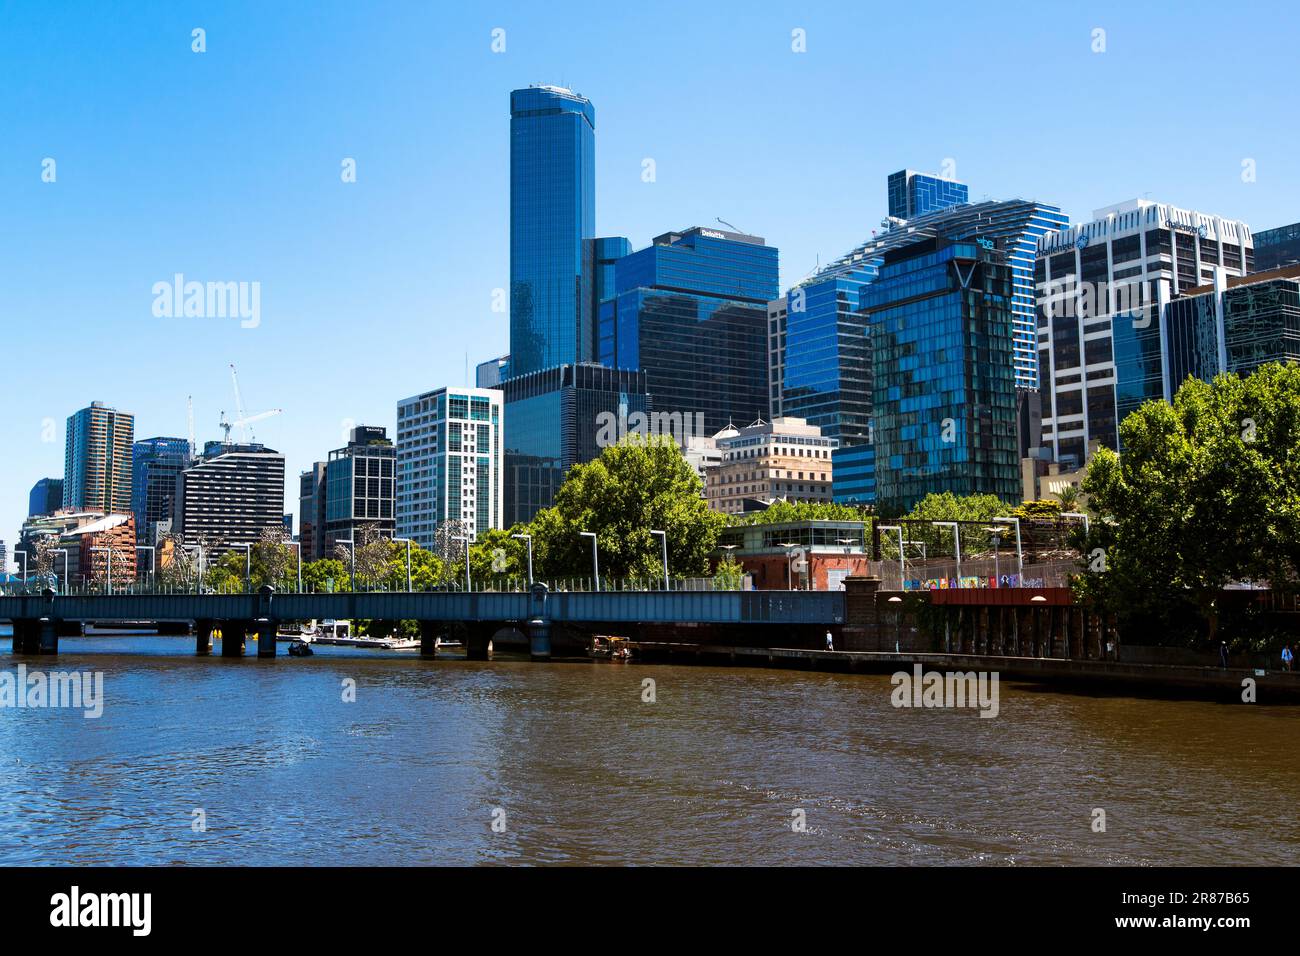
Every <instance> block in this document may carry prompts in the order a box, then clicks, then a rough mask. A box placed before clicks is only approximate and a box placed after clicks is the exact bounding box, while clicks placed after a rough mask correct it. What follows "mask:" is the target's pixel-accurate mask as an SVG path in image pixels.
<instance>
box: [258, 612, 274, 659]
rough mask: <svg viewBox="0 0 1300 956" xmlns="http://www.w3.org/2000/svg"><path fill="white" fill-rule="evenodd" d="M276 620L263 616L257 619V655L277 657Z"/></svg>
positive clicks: (260, 656) (259, 656)
mask: <svg viewBox="0 0 1300 956" xmlns="http://www.w3.org/2000/svg"><path fill="white" fill-rule="evenodd" d="M275 644H276V637H275V621H273V620H271V619H270V618H267V617H263V618H258V620H257V656H258V659H259V660H260V659H261V658H263V657H275Z"/></svg>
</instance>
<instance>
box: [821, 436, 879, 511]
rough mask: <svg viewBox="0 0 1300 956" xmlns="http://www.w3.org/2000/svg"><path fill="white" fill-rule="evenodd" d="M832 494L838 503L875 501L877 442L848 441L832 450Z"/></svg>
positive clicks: (848, 503)
mask: <svg viewBox="0 0 1300 956" xmlns="http://www.w3.org/2000/svg"><path fill="white" fill-rule="evenodd" d="M831 496H832V500H834V502H835V503H836V504H837V505H854V506H856V507H870V506H872V505H874V504H875V503H876V446H875V444H874V443H872V442H866V443H864V444H858V445H847V446H841V447H839V448H836V449H835V450H834V451H833V452H831Z"/></svg>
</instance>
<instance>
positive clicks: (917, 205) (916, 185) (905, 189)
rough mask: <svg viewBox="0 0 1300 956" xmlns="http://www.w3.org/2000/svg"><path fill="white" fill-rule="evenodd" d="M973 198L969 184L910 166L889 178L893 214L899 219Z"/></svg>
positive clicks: (911, 217) (910, 217) (891, 211)
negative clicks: (913, 168)
mask: <svg viewBox="0 0 1300 956" xmlns="http://www.w3.org/2000/svg"><path fill="white" fill-rule="evenodd" d="M969 201H970V192H969V190H968V189H967V188H966V184H965V183H959V182H957V180H955V179H941V178H940V177H938V176H927V175H926V174H925V173H917V172H913V171H912V170H910V169H902V170H899V171H898V172H896V173H893V174H891V175H890V177H889V215H890V216H892V217H893V218H895V219H915V218H916V217H917V216H924V215H925V214H926V213H931V212H937V211H938V210H940V209H947V208H948V207H949V206H959V205H961V204H963V203H966V202H969Z"/></svg>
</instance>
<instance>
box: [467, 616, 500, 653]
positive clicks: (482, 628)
mask: <svg viewBox="0 0 1300 956" xmlns="http://www.w3.org/2000/svg"><path fill="white" fill-rule="evenodd" d="M498 627H500V625H498V624H470V625H469V626H468V627H467V628H466V629H465V630H466V633H465V657H466V659H467V660H471V661H485V660H487V659H488V645H489V644H491V643H492V635H493V634H495V633H496V632H497V628H498Z"/></svg>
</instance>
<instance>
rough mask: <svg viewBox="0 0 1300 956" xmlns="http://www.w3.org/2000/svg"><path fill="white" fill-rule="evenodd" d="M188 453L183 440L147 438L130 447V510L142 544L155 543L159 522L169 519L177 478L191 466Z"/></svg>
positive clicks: (188, 449) (171, 515) (188, 444)
mask: <svg viewBox="0 0 1300 956" xmlns="http://www.w3.org/2000/svg"><path fill="white" fill-rule="evenodd" d="M190 451H191V449H190V443H189V441H188V440H187V439H184V438H146V439H144V440H143V441H138V442H136V443H135V445H134V446H133V447H132V457H133V464H132V475H131V511H132V512H134V514H135V533H136V536H137V538H138V539H139V540H140V541H141V542H143V543H144V544H147V545H155V544H157V532H158V525H159V523H160V522H171V520H172V517H173V514H172V511H173V503H174V501H175V500H176V478H177V476H178V475H179V474H180V473H181V472H182V471H184V470H185V469H186V468H188V467H189V466H190Z"/></svg>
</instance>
